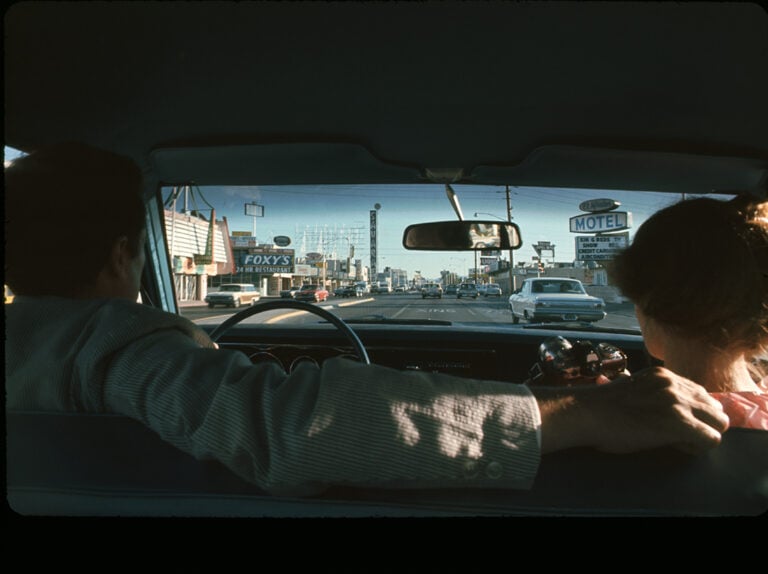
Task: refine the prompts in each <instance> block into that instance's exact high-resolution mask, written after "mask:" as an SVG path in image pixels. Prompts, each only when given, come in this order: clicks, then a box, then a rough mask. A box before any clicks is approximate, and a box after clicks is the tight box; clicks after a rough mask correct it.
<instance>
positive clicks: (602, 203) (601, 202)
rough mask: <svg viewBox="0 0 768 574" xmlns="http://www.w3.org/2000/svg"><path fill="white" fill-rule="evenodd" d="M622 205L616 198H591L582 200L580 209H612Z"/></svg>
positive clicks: (596, 210)
mask: <svg viewBox="0 0 768 574" xmlns="http://www.w3.org/2000/svg"><path fill="white" fill-rule="evenodd" d="M620 205H621V203H619V202H618V201H616V200H615V199H608V198H600V199H589V200H587V201H582V202H581V203H580V204H579V209H580V210H582V211H591V212H598V211H612V210H614V209H616V208H617V207H619V206H620Z"/></svg>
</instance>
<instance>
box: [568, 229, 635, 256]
mask: <svg viewBox="0 0 768 574" xmlns="http://www.w3.org/2000/svg"><path fill="white" fill-rule="evenodd" d="M628 245H629V233H616V234H611V235H595V236H594V237H590V236H580V237H576V260H577V261H607V260H610V259H613V258H614V257H615V256H616V254H617V253H618V252H619V251H621V250H622V249H625V248H626V247H627V246H628Z"/></svg>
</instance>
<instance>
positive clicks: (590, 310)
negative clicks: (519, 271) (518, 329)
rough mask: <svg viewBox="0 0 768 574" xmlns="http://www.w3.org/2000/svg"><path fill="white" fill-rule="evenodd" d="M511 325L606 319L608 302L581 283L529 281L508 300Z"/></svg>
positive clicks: (557, 278) (548, 280)
mask: <svg viewBox="0 0 768 574" xmlns="http://www.w3.org/2000/svg"><path fill="white" fill-rule="evenodd" d="M509 310H510V311H511V312H512V321H513V322H515V323H518V322H520V319H524V320H525V321H587V322H594V321H600V320H602V319H605V315H606V313H605V301H603V300H602V299H601V298H600V297H593V296H591V295H589V294H587V292H586V291H585V290H584V286H583V285H582V284H581V281H579V280H577V279H568V278H561V277H546V278H538V279H526V280H525V281H524V282H523V285H522V287H520V289H519V290H518V291H517V292H515V293H512V295H510V296H509Z"/></svg>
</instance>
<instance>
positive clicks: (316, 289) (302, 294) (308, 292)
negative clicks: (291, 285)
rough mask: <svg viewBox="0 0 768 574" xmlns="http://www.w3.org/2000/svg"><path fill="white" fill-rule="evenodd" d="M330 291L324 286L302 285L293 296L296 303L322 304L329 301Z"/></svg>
mask: <svg viewBox="0 0 768 574" xmlns="http://www.w3.org/2000/svg"><path fill="white" fill-rule="evenodd" d="M328 295H329V293H328V290H327V289H326V288H325V287H323V286H322V285H316V284H310V285H302V286H301V289H299V291H298V292H297V293H296V294H295V295H294V296H293V298H294V299H295V300H296V301H312V302H315V303H320V302H321V301H325V300H326V299H328Z"/></svg>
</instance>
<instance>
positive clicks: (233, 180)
mask: <svg viewBox="0 0 768 574" xmlns="http://www.w3.org/2000/svg"><path fill="white" fill-rule="evenodd" d="M150 162H151V164H152V168H153V170H154V171H155V172H156V174H157V176H158V178H159V181H161V182H162V183H166V184H178V183H188V182H194V183H196V184H198V185H253V184H261V185H279V184H292V185H301V184H345V183H350V184H351V183H363V182H376V183H411V182H415V181H420V180H421V179H422V178H421V173H420V171H419V170H418V169H416V168H415V167H409V166H401V165H396V164H389V163H386V162H383V161H381V160H380V159H378V158H376V157H375V156H374V155H372V154H371V153H370V152H369V151H368V150H367V149H366V148H364V147H363V146H361V145H358V144H347V143H285V144H256V145H223V146H209V147H199V146H195V147H168V148H157V149H155V150H153V151H152V152H151V153H150Z"/></svg>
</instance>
